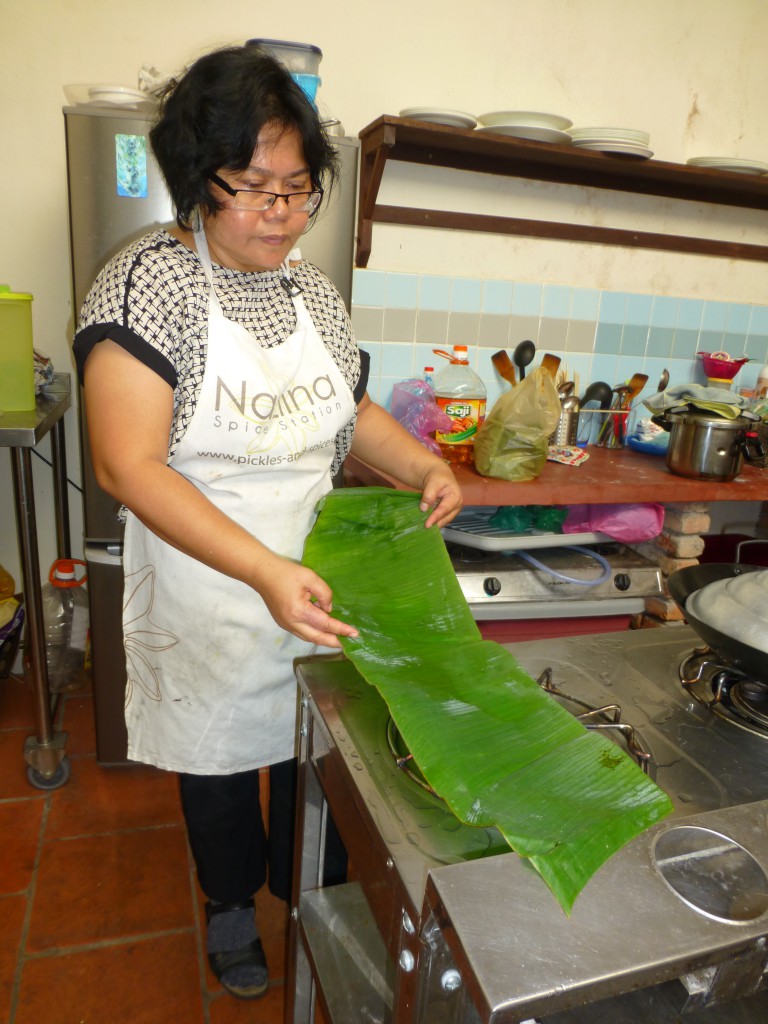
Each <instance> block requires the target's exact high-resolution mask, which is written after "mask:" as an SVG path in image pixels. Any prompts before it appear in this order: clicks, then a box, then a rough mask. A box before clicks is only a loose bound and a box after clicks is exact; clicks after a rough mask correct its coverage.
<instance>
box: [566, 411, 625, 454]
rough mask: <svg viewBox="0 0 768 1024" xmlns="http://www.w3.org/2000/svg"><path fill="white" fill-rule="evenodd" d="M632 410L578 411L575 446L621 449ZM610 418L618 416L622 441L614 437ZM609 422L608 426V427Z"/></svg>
mask: <svg viewBox="0 0 768 1024" xmlns="http://www.w3.org/2000/svg"><path fill="white" fill-rule="evenodd" d="M631 412H632V409H631V408H630V409H580V410H579V425H578V430H577V433H576V444H577V445H579V446H581V447H586V446H587V445H589V444H594V445H597V446H598V447H600V448H623V447H624V440H623V439H624V438H626V436H627V428H628V424H629V415H630V413H631ZM612 416H619V417H621V420H622V431H621V435H622V440H621V442H619V440H618V438H615V437H614V434H615V433H616V431H615V430H614V427H613V423H612V421H611V417H612ZM609 422H610V425H609Z"/></svg>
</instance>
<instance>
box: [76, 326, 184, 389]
mask: <svg viewBox="0 0 768 1024" xmlns="http://www.w3.org/2000/svg"><path fill="white" fill-rule="evenodd" d="M106 339H109V340H110V341H114V342H115V343H116V344H118V345H120V347H121V348H124V349H125V350H126V352H130V354H131V355H132V356H135V357H136V359H138V360H139V362H141V363H143V364H144V365H145V366H148V367H149V369H150V370H154V371H155V373H156V374H157V375H158V376H159V377H162V379H163V380H164V381H165V382H166V384H169V385H170V386H171V387H172V388H175V387H176V384H177V383H178V378H177V375H176V370H175V369H174V367H173V366H172V364H171V363H170V362H169V361H168V360H167V359H166V358H165V356H164V355H163V354H162V353H161V352H158V350H157V349H156V348H154V347H153V346H152V345H150V344H149V342H146V341H145V340H144V339H143V338H142V337H140V336H139V335H138V334H136V332H135V331H132V330H131V329H130V327H124V326H123V325H122V324H90V325H89V326H88V327H84V328H83V329H82V330H81V331H78V332H77V334H76V335H75V341H74V344H73V349H74V353H75V365H76V367H77V377H78V380H79V381H80V383H81V384H82V383H83V373H84V370H85V361H86V359H87V358H88V356H89V355H90V354H91V352H92V351H93V348H94V346H95V345H97V344H98V343H99V342H100V341H105V340H106Z"/></svg>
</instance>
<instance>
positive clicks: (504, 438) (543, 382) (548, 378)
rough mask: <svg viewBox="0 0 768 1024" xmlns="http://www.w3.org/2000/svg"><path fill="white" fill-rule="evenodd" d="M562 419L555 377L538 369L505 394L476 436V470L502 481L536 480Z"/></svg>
mask: <svg viewBox="0 0 768 1024" xmlns="http://www.w3.org/2000/svg"><path fill="white" fill-rule="evenodd" d="M559 419H560V399H559V397H558V394H557V389H556V388H555V385H554V382H553V381H552V375H551V374H550V373H549V372H548V371H547V370H544V369H543V368H542V367H541V366H537V367H536V369H535V370H533V371H532V372H531V373H530V374H528V376H527V377H526V378H525V380H523V381H521V382H520V383H519V384H518V385H517V386H516V387H514V388H512V390H511V391H505V392H504V394H503V395H502V396H501V398H499V399H498V400H497V401H496V402H495V403H494V406H493V408H492V409H491V411H490V413H489V414H488V416H486V418H485V421H484V423H483V425H482V426H481V427H480V429H479V430H478V432H477V436H476V437H475V467H476V468H477V471H478V472H479V473H482V474H483V476H493V477H498V478H499V479H500V480H513V481H515V482H520V481H523V480H534V479H535V478H536V477H537V476H538V475H539V473H541V471H542V469H543V468H544V464H545V463H546V461H547V452H548V450H549V436H550V434H551V433H552V431H553V430H554V429H555V427H556V426H557V423H558V420H559Z"/></svg>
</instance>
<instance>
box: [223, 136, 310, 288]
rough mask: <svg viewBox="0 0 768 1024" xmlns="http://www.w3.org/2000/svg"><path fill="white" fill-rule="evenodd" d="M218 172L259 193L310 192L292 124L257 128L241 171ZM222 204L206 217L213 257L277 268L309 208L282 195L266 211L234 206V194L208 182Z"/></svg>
mask: <svg viewBox="0 0 768 1024" xmlns="http://www.w3.org/2000/svg"><path fill="white" fill-rule="evenodd" d="M216 173H217V174H218V176H219V177H220V178H222V179H223V180H224V181H226V182H227V184H228V185H231V186H232V188H237V189H258V190H260V191H263V192H279V193H282V194H285V193H287V192H309V191H310V190H311V188H312V182H311V179H310V176H309V170H308V168H307V162H306V160H305V158H304V150H303V146H302V143H301V136H300V135H299V134H298V132H297V131H296V130H295V129H293V128H287V129H285V128H282V127H281V126H279V125H275V124H267V125H265V126H264V128H263V129H262V130H261V132H260V134H259V138H258V141H257V143H256V149H255V150H254V151H253V156H252V157H251V162H250V164H249V166H248V167H246V168H245V170H243V171H231V170H227V168H226V167H223V168H220V169H219V170H218V171H217V172H216ZM210 187H211V191H212V192H213V194H214V196H215V197H216V199H217V200H219V201H220V202H221V203H222V204H223V205H222V208H221V209H220V210H219V211H218V212H217V213H216V214H215V215H214V216H208V217H206V218H205V234H206V238H207V240H208V247H209V249H210V253H211V259H212V260H214V262H216V263H218V264H219V265H220V266H222V267H229V268H231V269H232V270H245V271H250V272H253V271H260V270H276V269H277V268H278V267H280V266H281V264H282V263H283V260H284V259H285V257H286V256H287V255H288V253H289V252H290V251H291V249H293V247H294V246H295V245H296V242H297V240H298V238H299V237H300V235H301V234H302V232H303V231H304V228H305V227H306V226H307V221H308V219H309V213H306V212H294V211H293V210H289V209H288V207H287V206H286V204H285V201H284V200H283V199H278V200H276V202H275V204H274V206H271V207H270V208H269V209H268V210H258V211H257V210H236V209H235V208H234V206H233V203H234V202H235V197H234V196H230V195H228V194H227V193H226V192H225V191H224V190H223V189H221V188H219V186H218V185H215V184H214V183H213V182H212V183H211V186H210Z"/></svg>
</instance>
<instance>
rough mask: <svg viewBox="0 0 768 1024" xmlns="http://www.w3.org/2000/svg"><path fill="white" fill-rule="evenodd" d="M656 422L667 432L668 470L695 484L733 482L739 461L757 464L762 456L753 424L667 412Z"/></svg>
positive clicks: (741, 419) (746, 420) (742, 418)
mask: <svg viewBox="0 0 768 1024" xmlns="http://www.w3.org/2000/svg"><path fill="white" fill-rule="evenodd" d="M655 419H656V422H661V425H662V426H663V427H664V428H665V429H666V430H669V431H670V437H669V447H668V448H667V466H668V467H669V469H670V471H671V472H672V473H677V474H678V476H687V477H693V478H694V479H696V480H733V478H734V477H735V476H736V475H737V474H738V472H739V470H740V469H741V463H742V459H747V461H748V462H759V461H760V460H761V459H762V458H763V457H764V455H765V453H764V451H763V448H762V446H761V445H760V443H759V441H758V438H757V433H756V430H755V427H756V424H755V421H754V420H751V419H749V418H747V417H746V416H737V417H736V418H735V419H732V420H727V419H724V418H723V417H722V416H714V415H708V414H707V413H704V412H669V413H667V414H666V415H665V416H663V417H658V418H655Z"/></svg>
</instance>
